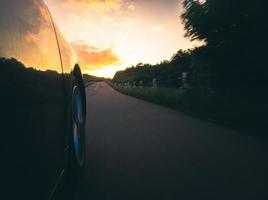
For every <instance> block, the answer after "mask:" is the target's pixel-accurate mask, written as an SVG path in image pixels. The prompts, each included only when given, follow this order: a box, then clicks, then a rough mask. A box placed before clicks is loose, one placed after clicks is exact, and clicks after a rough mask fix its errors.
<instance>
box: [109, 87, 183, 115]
mask: <svg viewBox="0 0 268 200" xmlns="http://www.w3.org/2000/svg"><path fill="white" fill-rule="evenodd" d="M114 88H115V89H116V90H118V91H119V92H121V93H123V94H126V95H129V96H133V97H136V98H139V99H143V100H145V101H149V102H153V103H156V104H160V105H163V106H167V107H170V108H173V109H176V110H179V111H184V110H185V108H186V107H185V104H184V102H183V101H184V98H183V97H184V92H183V91H182V90H179V89H173V88H151V87H143V88H139V87H137V88H131V87H114Z"/></svg>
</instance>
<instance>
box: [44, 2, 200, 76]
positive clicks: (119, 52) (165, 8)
mask: <svg viewBox="0 0 268 200" xmlns="http://www.w3.org/2000/svg"><path fill="white" fill-rule="evenodd" d="M45 1H46V3H47V5H48V7H49V9H50V12H51V13H52V16H53V18H54V21H55V22H56V24H57V26H58V27H59V29H60V31H61V32H62V33H63V35H64V36H65V38H66V39H67V41H68V42H69V43H70V44H71V45H72V47H73V48H74V50H75V51H76V53H77V55H78V58H79V61H80V64H81V68H82V71H83V72H84V73H88V74H91V75H94V76H101V77H109V78H112V77H113V76H114V74H115V73H116V71H118V70H123V69H125V68H127V67H130V66H133V65H136V64H137V63H141V62H142V63H150V64H156V63H159V62H161V61H163V60H169V59H170V58H171V57H172V55H173V54H174V53H176V52H177V51H178V50H179V49H188V48H193V47H194V46H197V45H198V44H196V43H193V42H190V41H189V40H188V39H186V38H184V33H185V32H184V28H183V25H182V22H181V20H180V15H181V13H182V10H183V9H182V0H45Z"/></svg>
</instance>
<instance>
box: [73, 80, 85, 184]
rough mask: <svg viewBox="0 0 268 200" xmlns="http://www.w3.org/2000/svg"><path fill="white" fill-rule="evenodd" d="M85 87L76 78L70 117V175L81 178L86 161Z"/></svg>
mask: <svg viewBox="0 0 268 200" xmlns="http://www.w3.org/2000/svg"><path fill="white" fill-rule="evenodd" d="M84 102H85V100H84V95H83V89H82V88H81V86H80V85H79V84H78V82H77V80H76V79H74V81H73V87H72V102H71V117H70V127H71V130H70V140H69V142H70V144H69V147H70V151H69V153H70V156H69V157H70V158H69V168H70V169H69V170H70V175H71V176H72V177H73V178H75V179H80V178H81V177H82V175H83V173H84V169H85V163H86V148H85V146H86V145H85V141H86V130H85V127H86V126H85V123H86V112H85V107H84V106H85V103H84Z"/></svg>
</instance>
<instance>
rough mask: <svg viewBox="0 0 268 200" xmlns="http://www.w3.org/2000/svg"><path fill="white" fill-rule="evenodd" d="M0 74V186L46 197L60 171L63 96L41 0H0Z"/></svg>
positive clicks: (52, 34) (15, 192) (54, 42)
mask: <svg viewBox="0 0 268 200" xmlns="http://www.w3.org/2000/svg"><path fill="white" fill-rule="evenodd" d="M0 75H1V77H0V91H1V98H0V105H1V140H0V145H1V146H0V148H1V154H2V157H1V158H2V162H1V172H0V173H1V183H3V184H1V185H4V187H2V188H1V190H2V189H3V192H5V193H6V194H7V196H9V197H10V198H7V199H12V197H13V196H14V197H15V196H17V195H18V196H19V197H20V199H24V198H26V197H27V199H47V198H48V197H49V195H50V194H51V192H52V191H53V190H54V188H55V184H56V183H57V181H58V180H59V177H60V176H62V175H63V173H64V170H63V169H64V166H63V165H64V146H65V143H64V142H65V140H64V137H65V132H66V130H65V121H64V120H65V115H66V113H65V112H66V110H65V107H64V106H65V105H66V104H65V101H66V98H65V96H64V89H63V74H62V66H61V60H60V55H59V48H58V46H57V38H56V35H55V31H54V28H53V24H52V20H51V17H50V15H49V12H48V10H47V8H46V6H45V4H44V3H43V1H39V0H23V1H17V0H2V1H1V6H0ZM1 195H2V196H3V194H2V193H1Z"/></svg>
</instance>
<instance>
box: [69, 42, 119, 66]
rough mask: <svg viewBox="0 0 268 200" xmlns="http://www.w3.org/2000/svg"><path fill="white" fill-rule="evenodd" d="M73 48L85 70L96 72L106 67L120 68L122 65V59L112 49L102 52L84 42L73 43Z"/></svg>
mask: <svg viewBox="0 0 268 200" xmlns="http://www.w3.org/2000/svg"><path fill="white" fill-rule="evenodd" d="M72 47H73V48H74V50H75V51H76V53H77V56H78V59H79V62H80V64H81V67H82V68H83V70H96V69H100V68H103V67H106V66H118V65H120V63H121V62H120V58H119V57H118V56H117V55H116V54H114V52H113V49H112V48H109V49H105V50H100V49H97V48H96V47H93V46H90V45H88V44H85V43H83V42H82V41H79V42H73V43H72Z"/></svg>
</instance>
